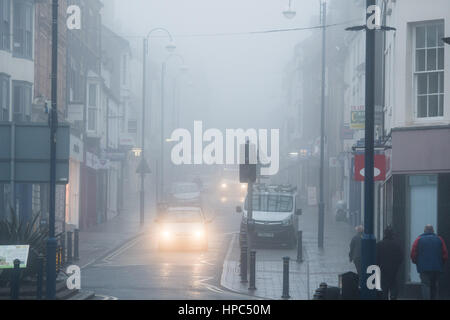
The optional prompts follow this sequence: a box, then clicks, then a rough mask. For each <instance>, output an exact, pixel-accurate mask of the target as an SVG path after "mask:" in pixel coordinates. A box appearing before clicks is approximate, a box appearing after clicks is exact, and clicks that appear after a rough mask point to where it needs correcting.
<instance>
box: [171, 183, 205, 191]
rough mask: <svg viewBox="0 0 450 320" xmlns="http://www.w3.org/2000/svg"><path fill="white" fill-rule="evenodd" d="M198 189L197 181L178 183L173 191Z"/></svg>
mask: <svg viewBox="0 0 450 320" xmlns="http://www.w3.org/2000/svg"><path fill="white" fill-rule="evenodd" d="M198 191H199V190H198V186H197V185H196V184H195V183H192V184H191V183H189V184H188V183H186V184H176V185H174V186H173V189H172V192H173V193H194V192H198Z"/></svg>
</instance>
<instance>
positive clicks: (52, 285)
mask: <svg viewBox="0 0 450 320" xmlns="http://www.w3.org/2000/svg"><path fill="white" fill-rule="evenodd" d="M51 74H52V77H51V79H52V80H51V99H52V109H51V112H50V114H49V118H50V119H49V120H50V121H49V126H50V194H49V202H50V203H49V215H48V230H49V231H48V239H47V243H46V249H47V263H46V265H47V272H46V274H47V278H46V297H47V299H49V300H53V299H55V296H56V246H57V241H56V236H55V209H56V131H57V129H58V109H57V108H58V107H57V101H58V0H53V1H52V69H51Z"/></svg>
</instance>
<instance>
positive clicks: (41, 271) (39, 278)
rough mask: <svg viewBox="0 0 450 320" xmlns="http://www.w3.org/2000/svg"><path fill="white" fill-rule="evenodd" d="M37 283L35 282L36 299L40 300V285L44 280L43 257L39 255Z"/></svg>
mask: <svg viewBox="0 0 450 320" xmlns="http://www.w3.org/2000/svg"><path fill="white" fill-rule="evenodd" d="M36 263H37V270H36V271H37V282H36V299H37V300H42V284H43V279H44V256H43V255H42V254H40V255H39V256H38V258H37V261H36Z"/></svg>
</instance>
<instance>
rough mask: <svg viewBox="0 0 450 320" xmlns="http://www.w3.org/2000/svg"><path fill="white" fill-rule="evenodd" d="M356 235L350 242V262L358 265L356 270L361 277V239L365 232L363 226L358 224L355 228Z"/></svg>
mask: <svg viewBox="0 0 450 320" xmlns="http://www.w3.org/2000/svg"><path fill="white" fill-rule="evenodd" d="M355 230H356V235H355V236H354V237H353V238H352V241H351V242H350V252H349V254H348V256H349V258H350V262H353V263H354V264H355V267H356V272H358V276H360V277H361V239H362V234H363V232H364V227H363V226H357V227H356V228H355Z"/></svg>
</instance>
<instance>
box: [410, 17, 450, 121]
mask: <svg viewBox="0 0 450 320" xmlns="http://www.w3.org/2000/svg"><path fill="white" fill-rule="evenodd" d="M441 24H444V30H445V22H444V20H436V21H426V22H420V23H417V24H414V25H413V26H412V28H413V32H412V37H413V39H412V51H413V54H412V59H411V60H412V88H413V99H414V101H413V103H412V105H413V106H414V110H413V114H414V121H415V122H417V123H429V122H436V121H442V120H444V118H445V90H444V91H443V92H442V95H443V99H444V102H443V106H442V108H443V111H442V112H443V115H442V116H436V117H429V116H428V115H427V117H419V116H418V115H419V110H418V107H419V105H418V97H419V94H418V75H420V74H427V75H428V74H431V73H442V74H443V77H444V88H445V45H444V47H442V48H444V68H443V69H438V67H439V48H441V47H439V40H440V39H439V36H438V39H437V46H436V47H428V44H427V37H425V47H424V48H420V49H424V50H428V49H436V50H437V53H436V68H437V69H436V70H435V71H427V70H425V71H416V62H417V55H416V51H417V47H416V45H417V43H416V42H417V28H419V27H425V28H427V27H429V26H431V25H441ZM427 62H428V61H427V55H426V54H425V69H426V68H427ZM433 95H437V96H438V112H439V99H440V97H439V96H440V95H441V92H439V78H438V92H437V93H435V94H430V93H428V83H427V93H426V94H424V95H422V96H427V97H428V96H433ZM427 100H428V99H427ZM427 113H429V107H428V101H427Z"/></svg>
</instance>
